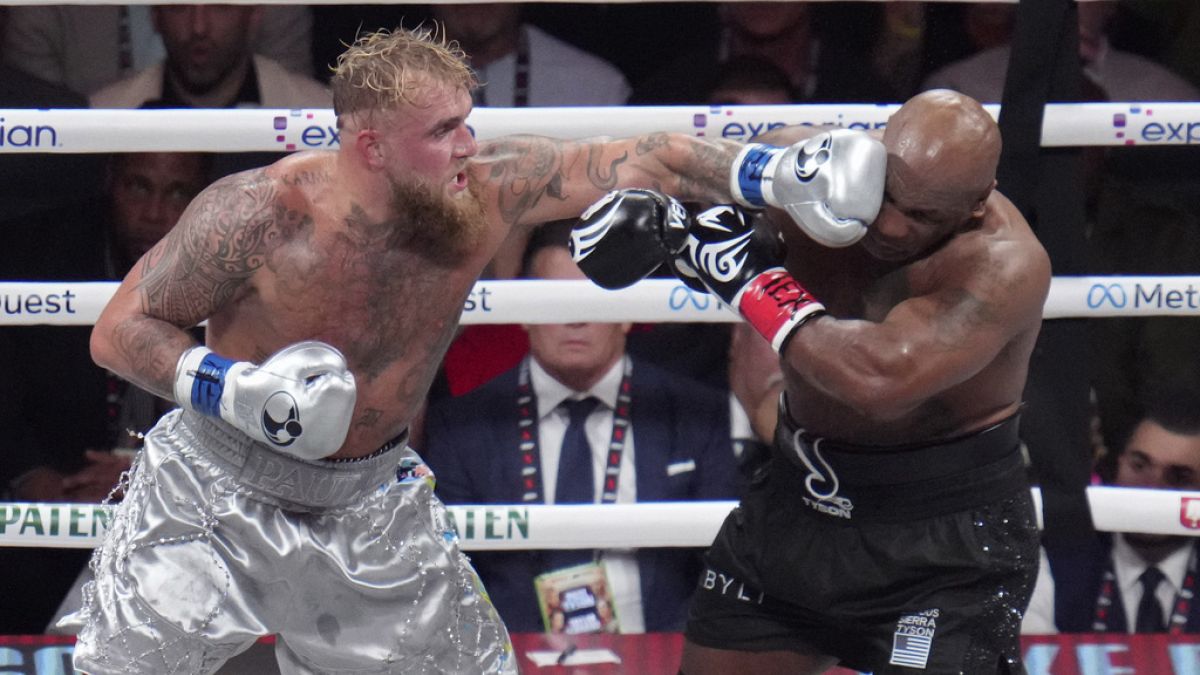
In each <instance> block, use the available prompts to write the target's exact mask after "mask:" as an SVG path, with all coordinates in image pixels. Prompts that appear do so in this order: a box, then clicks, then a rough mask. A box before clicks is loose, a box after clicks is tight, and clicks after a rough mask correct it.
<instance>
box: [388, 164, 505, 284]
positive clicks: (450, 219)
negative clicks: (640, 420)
mask: <svg viewBox="0 0 1200 675" xmlns="http://www.w3.org/2000/svg"><path fill="white" fill-rule="evenodd" d="M392 211H393V212H394V213H395V214H396V219H397V225H396V231H395V234H394V235H393V239H392V243H393V244H395V245H397V246H401V247H403V248H406V249H409V250H411V251H413V252H414V253H416V254H418V255H420V256H422V257H424V258H427V259H428V260H430V261H431V262H433V263H434V264H436V265H439V266H442V267H453V266H455V265H457V264H459V263H461V262H462V260H463V259H464V258H466V257H467V256H469V255H471V254H472V253H475V252H476V251H478V250H479V246H480V244H481V243H482V242H483V239H484V232H485V224H484V223H485V221H484V216H483V204H482V203H481V202H480V200H479V196H478V195H477V194H476V193H475V190H474V186H473V185H471V184H468V187H467V189H466V190H464V191H463V192H461V193H459V195H458V196H457V197H450V196H449V195H447V194H446V193H445V192H444V191H442V190H438V189H434V188H432V187H430V186H429V185H428V184H427V183H425V182H424V181H421V180H413V181H393V182H392Z"/></svg>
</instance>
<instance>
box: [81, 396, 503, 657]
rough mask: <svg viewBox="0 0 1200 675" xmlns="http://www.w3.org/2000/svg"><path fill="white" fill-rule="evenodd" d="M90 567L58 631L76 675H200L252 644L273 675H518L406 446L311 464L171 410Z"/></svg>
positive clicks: (217, 423) (426, 477)
mask: <svg viewBox="0 0 1200 675" xmlns="http://www.w3.org/2000/svg"><path fill="white" fill-rule="evenodd" d="M398 469H399V476H400V477H399V479H397V470H398ZM91 565H92V570H93V572H94V574H95V580H94V581H93V582H91V583H89V584H88V586H87V587H86V588H85V590H84V604H83V609H81V610H80V612H79V614H78V615H77V616H75V617H68V618H67V619H66V621H72V620H75V621H78V622H81V623H82V624H83V628H82V630H81V631H80V633H79V639H78V643H77V644H76V647H75V667H76V668H78V669H80V670H82V671H84V672H87V673H94V674H100V673H154V674H155V675H164V674H168V673H188V674H191V673H212V672H214V671H216V670H217V669H218V668H219V667H220V666H221V664H222V663H224V662H225V661H226V660H227V659H229V658H230V657H232V656H234V655H236V654H238V653H239V652H241V651H243V650H245V649H247V648H248V647H250V646H251V645H252V644H253V643H254V642H255V641H256V640H257V639H258V638H259V637H261V636H264V635H275V636H276V642H275V652H276V656H277V658H278V660H279V665H280V669H281V670H282V672H283V673H405V674H416V673H455V674H460V673H463V674H465V673H513V674H515V673H516V672H517V664H516V660H515V658H514V657H513V651H512V645H511V643H510V642H509V637H508V633H507V631H506V630H505V628H504V625H503V624H502V623H501V621H500V619H499V617H498V615H497V614H496V611H495V609H494V608H493V607H492V604H491V602H490V601H489V600H488V598H487V596H486V594H485V593H484V590H483V586H482V584H481V583H480V582H479V578H478V577H477V576H476V574H475V572H474V570H473V569H472V568H471V566H470V564H469V563H468V562H467V559H466V557H465V556H464V555H463V554H462V553H461V551H460V550H459V547H458V543H457V538H456V536H455V534H454V532H453V530H452V529H451V528H450V527H449V525H448V522H447V518H446V512H445V509H444V507H443V506H442V504H441V502H439V501H438V500H437V498H435V497H434V496H433V478H432V475H430V474H429V472H428V470H427V469H425V467H424V465H423V464H422V463H421V459H420V457H418V456H417V454H416V453H415V452H414V451H413V450H411V449H410V448H408V447H406V445H405V443H404V439H401V440H400V441H399V442H397V443H396V444H395V445H394V446H393V447H390V448H387V449H385V450H381V452H379V453H376V454H375V455H372V456H370V457H368V458H364V459H361V460H357V461H350V462H331V461H317V462H310V461H305V460H300V459H296V458H293V457H289V456H286V455H282V454H280V453H279V452H277V451H275V450H272V449H270V448H268V447H266V446H264V445H261V444H257V443H254V442H253V441H251V440H249V439H248V438H247V437H246V436H245V435H243V434H241V433H240V432H238V431H236V430H234V429H233V428H232V427H230V426H229V425H227V424H225V423H224V422H222V421H221V420H217V419H212V418H208V417H202V416H200V415H198V414H195V413H190V412H181V411H178V410H177V411H174V412H171V413H169V414H167V415H166V416H164V417H163V419H162V420H160V421H159V423H158V425H157V426H156V427H155V428H154V429H153V430H152V431H151V432H150V434H149V435H148V436H147V437H146V443H145V448H144V449H143V450H142V452H141V454H140V455H139V457H138V459H137V461H136V462H135V464H134V467H133V469H132V473H131V476H130V478H129V484H128V486H127V488H126V493H125V498H124V500H123V501H122V502H121V503H120V504H119V505H117V506H116V507H115V508H114V510H113V513H112V518H111V520H110V524H109V531H108V534H107V535H106V537H105V539H104V542H103V543H102V544H101V546H100V547H99V548H97V549H96V551H95V553H94V555H93V557H92V563H91Z"/></svg>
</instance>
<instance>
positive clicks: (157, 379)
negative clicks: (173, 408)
mask: <svg viewBox="0 0 1200 675" xmlns="http://www.w3.org/2000/svg"><path fill="white" fill-rule="evenodd" d="M98 328H100V329H101V330H97V331H95V332H93V334H92V358H93V359H95V361H96V363H97V364H98V365H100V366H101V367H103V368H106V369H108V370H111V371H112V372H114V373H116V374H117V375H119V376H121V377H123V378H125V379H127V380H129V381H130V382H132V383H134V384H136V385H137V386H139V387H141V388H142V389H145V390H146V391H148V392H150V393H152V394H154V395H156V396H160V397H162V398H165V399H167V400H174V383H175V367H176V365H177V364H178V362H179V357H180V355H181V354H183V352H184V351H185V350H187V349H188V348H190V347H192V346H194V345H195V344H196V341H195V340H194V339H192V336H191V335H190V334H188V333H187V332H186V331H184V330H181V329H180V328H178V327H177V326H174V325H172V324H170V323H168V322H166V321H163V320H161V319H156V318H154V317H151V316H147V315H144V314H139V315H133V316H129V317H126V318H124V319H123V320H121V321H119V322H114V324H113V325H112V326H111V328H109V329H107V330H103V328H104V327H103V326H98Z"/></svg>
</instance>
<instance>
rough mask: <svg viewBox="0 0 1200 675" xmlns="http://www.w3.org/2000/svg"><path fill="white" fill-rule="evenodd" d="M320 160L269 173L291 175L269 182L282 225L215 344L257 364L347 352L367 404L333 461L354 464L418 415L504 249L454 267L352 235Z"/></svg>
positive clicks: (211, 330) (376, 233)
mask: <svg viewBox="0 0 1200 675" xmlns="http://www.w3.org/2000/svg"><path fill="white" fill-rule="evenodd" d="M321 161H330V162H331V161H332V159H331V156H329V157H322V156H317V157H316V158H313V157H309V158H307V159H299V160H297V161H294V162H292V163H291V165H289V164H285V163H286V162H287V160H284V162H281V163H280V164H277V165H275V166H273V167H271V168H270V169H268V171H269V172H271V173H272V174H275V173H279V170H280V167H283V168H284V169H285V170H286V171H284V172H283V173H282V174H280V175H282V176H286V178H280V177H279V176H272V177H273V178H275V180H276V184H277V185H278V188H279V189H278V192H277V193H278V196H277V197H276V203H277V204H278V208H277V209H276V212H277V214H278V216H277V220H278V222H277V223H276V224H274V226H273V227H272V228H271V234H270V235H269V236H263V237H262V239H263V241H262V242H260V243H258V244H256V245H257V246H258V250H260V251H261V256H262V261H261V266H259V267H258V268H257V269H256V270H255V271H254V272H253V274H252V276H251V277H250V278H249V280H248V282H247V283H246V284H244V285H243V286H242V287H241V288H240V289H239V290H238V292H237V293H236V294H235V295H234V297H233V299H232V300H231V302H229V303H228V304H226V305H225V306H224V307H223V308H222V309H221V310H220V311H218V312H217V313H216V314H215V315H213V316H212V317H210V318H209V323H208V333H207V342H208V345H209V346H210V347H211V348H212V349H214V350H216V351H218V352H220V353H222V354H225V355H227V356H229V357H232V358H237V359H247V360H251V361H254V362H261V361H262V360H263V359H265V358H266V357H268V356H270V355H271V354H272V353H274V352H275V351H277V350H279V349H281V348H282V347H284V346H286V345H289V344H292V343H295V342H297V341H300V340H308V339H315V340H320V341H323V342H326V343H328V344H330V345H333V346H334V347H336V348H338V349H339V350H341V352H342V353H343V354H344V355H345V356H346V359H347V361H348V363H349V365H350V369H351V371H352V372H353V373H354V376H355V381H356V385H357V390H358V396H357V401H356V404H355V410H354V417H353V422H352V424H351V426H350V431H349V434H348V436H347V438H346V442H345V443H344V444H343V445H342V448H341V449H340V450H339V451H338V453H336V454H335V455H334V457H356V456H362V455H366V454H369V453H371V452H373V451H374V450H375V449H376V448H378V447H380V446H381V445H382V444H384V443H385V442H387V441H388V440H390V439H391V438H393V437H394V436H395V435H397V434H398V433H400V432H401V431H403V430H404V429H405V428H406V427H407V426H408V424H409V423H410V422H411V421H412V419H413V417H414V416H415V415H416V413H417V412H418V411H419V409H420V407H421V405H422V404H423V402H424V399H425V395H426V393H427V392H428V390H429V386H430V383H431V382H432V380H433V378H434V376H435V374H436V371H437V368H438V364H439V363H440V362H441V359H442V356H443V354H444V353H445V351H446V349H447V347H448V346H449V343H450V341H451V339H452V338H453V336H454V331H455V329H456V327H457V325H458V321H459V317H460V315H461V314H462V310H463V304H464V302H465V300H466V298H467V295H468V294H469V293H470V291H471V289H472V287H473V285H474V283H475V280H476V279H477V278H478V276H479V273H480V271H481V270H482V269H483V266H484V264H486V262H487V260H488V258H489V257H490V254H489V251H490V250H491V249H493V248H495V245H494V242H493V239H494V237H491V236H488V237H486V238H485V239H486V241H483V242H481V244H483V245H481V246H480V247H479V248H480V249H481V250H480V251H478V252H477V253H473V254H471V255H469V256H467V257H466V258H465V259H464V260H462V261H461V262H460V263H458V264H456V265H453V266H450V267H446V266H441V265H435V264H433V263H431V262H430V261H429V260H428V259H427V258H425V257H423V256H421V255H419V254H417V253H414V252H413V251H411V250H406V249H405V248H402V247H399V246H396V245H390V244H389V241H388V238H387V234H388V232H387V231H386V230H385V229H379V228H377V229H374V230H369V231H365V230H362V229H357V228H352V227H347V224H346V223H347V220H350V209H349V208H347V206H346V204H345V203H344V200H341V199H339V198H338V196H337V195H330V194H327V193H328V192H330V189H329V186H327V185H325V184H323V183H322V181H321V178H320V176H321V175H322V173H321V172H322V171H324V170H325V169H328V168H329V166H328V165H322V164H321V163H320V162H321ZM325 175H328V174H325ZM299 176H307V178H303V179H300V178H297V177H299ZM327 182H328V181H327ZM423 226H427V227H437V226H438V224H437V223H426V224H423Z"/></svg>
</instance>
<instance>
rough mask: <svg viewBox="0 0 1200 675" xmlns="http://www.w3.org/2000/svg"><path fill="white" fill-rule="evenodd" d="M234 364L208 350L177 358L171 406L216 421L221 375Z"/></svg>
mask: <svg viewBox="0 0 1200 675" xmlns="http://www.w3.org/2000/svg"><path fill="white" fill-rule="evenodd" d="M234 363H236V362H235V361H234V360H233V359H227V358H225V357H224V356H221V355H219V354H217V353H216V352H214V351H213V350H211V349H209V348H208V347H203V346H196V347H192V348H191V349H189V350H187V351H186V352H184V353H183V355H182V356H181V357H179V366H178V368H177V372H176V374H175V399H176V401H175V402H176V403H178V404H179V405H181V406H184V407H186V408H190V409H192V410H195V411H196V412H198V413H202V414H204V415H210V416H212V417H220V416H221V394H223V393H224V391H225V374H226V373H227V372H229V368H230V366H232V365H233V364H234Z"/></svg>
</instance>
